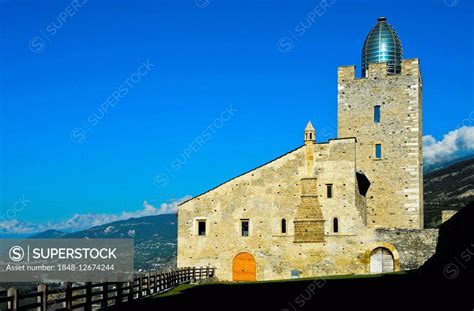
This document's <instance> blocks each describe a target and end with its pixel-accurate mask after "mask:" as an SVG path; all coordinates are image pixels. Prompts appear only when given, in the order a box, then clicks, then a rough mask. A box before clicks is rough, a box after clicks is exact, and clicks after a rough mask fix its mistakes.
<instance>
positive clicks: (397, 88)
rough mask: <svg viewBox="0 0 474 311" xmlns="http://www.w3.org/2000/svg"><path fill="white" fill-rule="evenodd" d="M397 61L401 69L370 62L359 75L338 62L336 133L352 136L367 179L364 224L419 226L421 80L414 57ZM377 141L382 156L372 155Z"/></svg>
mask: <svg viewBox="0 0 474 311" xmlns="http://www.w3.org/2000/svg"><path fill="white" fill-rule="evenodd" d="M401 66H402V72H401V74H395V75H388V74H387V70H386V63H374V64H369V74H368V77H367V78H359V79H357V78H356V77H355V67H354V66H346V67H339V68H338V137H356V138H357V159H356V162H357V168H358V169H360V170H362V171H363V172H364V173H365V175H366V176H367V177H368V178H369V180H370V181H371V186H370V188H369V191H368V193H367V211H368V225H369V226H371V227H392V228H396V227H399V228H400V227H401V228H413V229H421V228H423V175H422V174H423V168H422V149H421V148H422V141H421V140H422V127H421V126H422V113H421V109H422V98H421V88H422V82H421V74H420V71H419V63H418V59H407V60H402V64H401ZM376 105H379V106H380V107H381V108H380V110H381V119H380V122H379V123H375V122H374V106H376ZM376 144H381V146H382V158H381V159H376V158H375V145H376Z"/></svg>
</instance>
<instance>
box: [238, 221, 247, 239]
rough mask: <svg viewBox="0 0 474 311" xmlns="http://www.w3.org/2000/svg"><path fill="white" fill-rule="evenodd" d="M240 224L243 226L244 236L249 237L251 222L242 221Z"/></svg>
mask: <svg viewBox="0 0 474 311" xmlns="http://www.w3.org/2000/svg"><path fill="white" fill-rule="evenodd" d="M240 223H241V226H242V236H249V220H248V219H242V220H241V221H240Z"/></svg>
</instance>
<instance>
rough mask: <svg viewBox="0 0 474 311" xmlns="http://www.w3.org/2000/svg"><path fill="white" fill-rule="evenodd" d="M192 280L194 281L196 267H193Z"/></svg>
mask: <svg viewBox="0 0 474 311" xmlns="http://www.w3.org/2000/svg"><path fill="white" fill-rule="evenodd" d="M193 282H196V267H193Z"/></svg>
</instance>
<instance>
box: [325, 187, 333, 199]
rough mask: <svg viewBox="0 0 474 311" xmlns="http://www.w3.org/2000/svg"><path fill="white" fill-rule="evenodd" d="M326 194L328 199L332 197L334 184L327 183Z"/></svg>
mask: <svg viewBox="0 0 474 311" xmlns="http://www.w3.org/2000/svg"><path fill="white" fill-rule="evenodd" d="M326 196H327V198H328V199H331V198H332V184H326Z"/></svg>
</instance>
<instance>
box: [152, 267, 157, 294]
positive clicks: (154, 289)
mask: <svg viewBox="0 0 474 311" xmlns="http://www.w3.org/2000/svg"><path fill="white" fill-rule="evenodd" d="M153 280H154V282H153V294H156V293H157V291H156V288H157V286H158V285H157V282H158V273H157V272H156V271H155V272H153Z"/></svg>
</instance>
